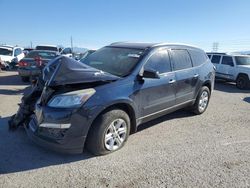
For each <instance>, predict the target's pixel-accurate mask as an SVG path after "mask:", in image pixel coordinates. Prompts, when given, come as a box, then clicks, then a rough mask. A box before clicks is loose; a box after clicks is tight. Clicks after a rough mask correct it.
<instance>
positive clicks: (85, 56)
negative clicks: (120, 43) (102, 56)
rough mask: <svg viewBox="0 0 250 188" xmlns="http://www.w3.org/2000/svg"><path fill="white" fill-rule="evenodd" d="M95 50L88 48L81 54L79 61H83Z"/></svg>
mask: <svg viewBox="0 0 250 188" xmlns="http://www.w3.org/2000/svg"><path fill="white" fill-rule="evenodd" d="M95 51H96V50H88V51H86V52H85V53H83V54H82V55H81V59H80V60H79V61H80V62H83V61H84V60H85V59H86V58H87V57H88V56H89V55H90V54H92V53H94V52H95Z"/></svg>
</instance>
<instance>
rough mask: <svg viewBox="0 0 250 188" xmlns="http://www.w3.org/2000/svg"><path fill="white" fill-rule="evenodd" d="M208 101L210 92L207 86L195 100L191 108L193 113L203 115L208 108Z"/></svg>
mask: <svg viewBox="0 0 250 188" xmlns="http://www.w3.org/2000/svg"><path fill="white" fill-rule="evenodd" d="M209 100H210V90H209V88H208V87H207V86H203V87H202V88H201V89H200V92H199V94H198V96H197V98H196V101H195V104H194V106H193V112H194V113H195V114H197V115H200V114H203V113H204V112H205V111H206V109H207V106H208V103H209Z"/></svg>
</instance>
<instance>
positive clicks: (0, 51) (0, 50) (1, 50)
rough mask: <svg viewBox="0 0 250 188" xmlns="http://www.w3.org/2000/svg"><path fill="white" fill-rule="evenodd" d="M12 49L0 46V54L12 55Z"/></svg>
mask: <svg viewBox="0 0 250 188" xmlns="http://www.w3.org/2000/svg"><path fill="white" fill-rule="evenodd" d="M12 52H13V51H12V50H11V49H7V48H0V55H8V56H12Z"/></svg>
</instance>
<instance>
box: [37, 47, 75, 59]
mask: <svg viewBox="0 0 250 188" xmlns="http://www.w3.org/2000/svg"><path fill="white" fill-rule="evenodd" d="M36 50H49V51H55V52H58V53H60V54H61V55H63V56H67V57H72V56H73V52H72V49H71V48H61V47H58V46H56V45H38V46H36Z"/></svg>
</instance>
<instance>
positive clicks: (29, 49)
mask: <svg viewBox="0 0 250 188" xmlns="http://www.w3.org/2000/svg"><path fill="white" fill-rule="evenodd" d="M32 50H34V49H33V48H24V49H23V53H24V55H25V56H26V55H27V54H28V53H29V52H31V51H32Z"/></svg>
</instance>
